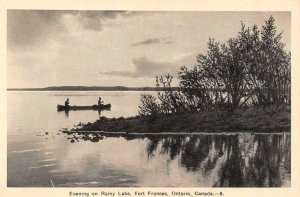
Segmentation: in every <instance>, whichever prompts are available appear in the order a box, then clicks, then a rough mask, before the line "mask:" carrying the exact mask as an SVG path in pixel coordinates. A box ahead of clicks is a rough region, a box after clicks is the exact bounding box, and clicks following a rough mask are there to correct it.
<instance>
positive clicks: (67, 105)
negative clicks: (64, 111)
mask: <svg viewBox="0 0 300 197" xmlns="http://www.w3.org/2000/svg"><path fill="white" fill-rule="evenodd" d="M69 104H70V102H69V98H67V100H66V101H65V107H66V108H69V107H70V106H69Z"/></svg>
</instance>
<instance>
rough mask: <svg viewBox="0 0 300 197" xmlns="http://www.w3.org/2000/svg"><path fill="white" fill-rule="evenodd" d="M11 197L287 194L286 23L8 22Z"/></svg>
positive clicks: (59, 14)
mask: <svg viewBox="0 0 300 197" xmlns="http://www.w3.org/2000/svg"><path fill="white" fill-rule="evenodd" d="M7 91H8V93H7V187H290V186H291V173H292V172H291V12H262V11H261V12H251V11H241V12H229V11H227V12H213V11H205V12H204V11H127V10H118V11H114V10H105V11H103V10H102V11H101V10H97V11H95V10H94V11H91V10H13V9H11V10H7Z"/></svg>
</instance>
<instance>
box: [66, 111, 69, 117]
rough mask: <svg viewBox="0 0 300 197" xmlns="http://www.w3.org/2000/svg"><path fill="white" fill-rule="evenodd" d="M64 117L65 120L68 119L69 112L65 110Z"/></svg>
mask: <svg viewBox="0 0 300 197" xmlns="http://www.w3.org/2000/svg"><path fill="white" fill-rule="evenodd" d="M65 116H66V118H69V110H65Z"/></svg>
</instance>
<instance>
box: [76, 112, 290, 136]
mask: <svg viewBox="0 0 300 197" xmlns="http://www.w3.org/2000/svg"><path fill="white" fill-rule="evenodd" d="M290 122H291V118H290V110H289V109H287V108H282V107H281V108H278V107H274V106H272V107H269V108H249V109H246V110H241V109H238V110H236V111H234V112H232V113H229V112H226V111H202V112H195V113H184V114H171V115H160V116H158V117H155V118H153V117H140V116H135V117H128V118H124V117H120V118H111V119H109V118H106V117H101V118H100V119H99V120H97V121H96V122H94V123H87V124H81V125H79V126H77V127H76V128H74V129H72V131H73V132H74V131H106V132H126V133H165V132H167V133H168V132H174V133H183V132H184V133H201V132H241V131H250V132H283V131H285V132H290Z"/></svg>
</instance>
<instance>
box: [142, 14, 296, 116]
mask: <svg viewBox="0 0 300 197" xmlns="http://www.w3.org/2000/svg"><path fill="white" fill-rule="evenodd" d="M281 38H282V32H281V33H277V30H276V26H275V19H274V18H273V17H272V16H271V17H270V18H269V19H268V20H267V21H265V24H264V25H263V26H262V28H261V30H259V29H258V27H257V26H256V25H254V26H253V27H251V28H250V27H246V26H245V25H244V24H243V23H242V24H241V30H240V31H239V32H238V34H237V35H236V36H235V37H233V38H230V39H229V40H228V41H227V42H225V43H219V42H216V41H215V40H214V39H209V41H208V49H207V53H206V54H200V55H198V56H197V63H196V65H194V66H192V67H185V66H183V67H181V68H180V71H179V72H178V77H179V80H180V82H179V90H178V91H174V90H172V87H171V83H172V79H173V77H172V76H170V75H166V76H164V77H162V76H161V77H157V78H156V86H157V87H160V88H162V89H163V91H158V93H157V98H158V101H159V102H157V103H156V101H155V102H151V103H149V105H145V103H144V102H145V101H147V100H145V97H144V96H142V97H141V99H142V105H141V107H140V109H141V110H140V114H141V115H146V114H143V112H145V111H149V110H146V109H145V107H150V108H153V107H154V108H156V107H158V108H160V110H157V111H159V112H160V113H163V114H170V113H180V112H187V111H203V110H214V109H218V110H228V111H234V110H235V109H237V108H240V107H254V106H262V107H269V106H272V105H275V106H280V105H283V104H290V87H291V79H290V67H291V54H290V52H286V51H285V49H284V47H285V44H284V43H282V41H281ZM151 101H153V99H152V100H151ZM150 111H151V110H150ZM157 111H155V113H156V112H157Z"/></svg>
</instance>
